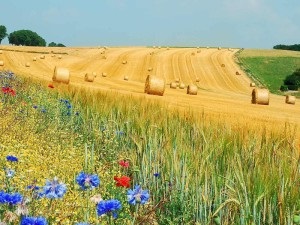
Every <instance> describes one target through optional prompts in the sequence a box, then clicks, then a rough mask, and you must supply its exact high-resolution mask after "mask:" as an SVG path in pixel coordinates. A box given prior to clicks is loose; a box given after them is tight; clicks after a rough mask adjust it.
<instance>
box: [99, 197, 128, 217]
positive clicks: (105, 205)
mask: <svg viewBox="0 0 300 225" xmlns="http://www.w3.org/2000/svg"><path fill="white" fill-rule="evenodd" d="M121 208H122V206H121V202H120V201H119V200H115V199H111V200H106V201H104V200H103V201H100V202H99V203H98V205H97V214H98V216H102V215H104V214H109V213H112V215H113V217H114V218H117V213H116V212H114V211H116V210H119V209H121Z"/></svg>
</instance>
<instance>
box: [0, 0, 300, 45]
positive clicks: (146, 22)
mask: <svg viewBox="0 0 300 225" xmlns="http://www.w3.org/2000/svg"><path fill="white" fill-rule="evenodd" d="M0 5H1V10H0V12H1V13H0V25H5V26H6V28H7V30H8V33H10V32H13V31H15V30H20V29H29V30H32V31H35V32H37V33H38V34H39V35H40V36H42V37H43V38H44V39H45V40H46V42H47V43H49V42H51V41H54V42H56V43H63V44H65V45H67V46H99V45H102V46H103V45H107V46H145V45H150V46H152V45H161V46H223V47H244V48H272V47H273V46H274V45H276V44H300V0H208V1H204V0H85V1H84V0H24V1H23V0H19V1H8V0H0ZM7 43H8V40H7V39H5V40H3V42H2V44H7Z"/></svg>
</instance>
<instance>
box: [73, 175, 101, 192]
mask: <svg viewBox="0 0 300 225" xmlns="http://www.w3.org/2000/svg"><path fill="white" fill-rule="evenodd" d="M76 182H77V184H78V185H79V186H80V187H81V189H83V190H86V189H87V188H90V189H93V188H95V187H98V186H99V185H100V179H99V177H98V175H96V174H86V173H84V172H83V171H81V172H80V173H79V174H78V176H77V177H76Z"/></svg>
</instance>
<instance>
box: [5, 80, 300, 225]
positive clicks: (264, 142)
mask: <svg viewBox="0 0 300 225" xmlns="http://www.w3.org/2000/svg"><path fill="white" fill-rule="evenodd" d="M8 82H10V81H8V80H4V82H3V83H2V84H7V83H8ZM10 85H11V86H12V87H13V88H15V89H16V91H17V95H16V96H15V97H12V96H8V97H7V96H3V94H2V93H0V94H1V98H2V100H3V105H2V108H1V109H0V115H1V119H2V121H1V123H0V132H1V133H2V134H3V135H1V136H0V144H1V145H0V146H1V148H2V149H1V150H2V151H1V160H2V162H3V161H4V160H3V159H2V158H4V157H5V156H6V155H7V154H8V153H10V154H12V153H14V154H17V155H18V156H20V164H18V168H16V170H17V169H18V170H17V171H18V173H20V175H18V176H19V178H20V181H19V182H20V183H17V177H16V178H14V179H15V180H14V181H15V183H16V184H15V186H14V188H18V190H19V191H20V192H23V189H22V187H23V186H22V185H26V184H27V179H29V181H32V180H33V179H34V178H35V179H36V180H37V183H38V185H41V184H42V182H43V181H44V180H45V179H47V178H49V177H50V176H52V177H53V176H58V177H59V178H60V179H62V180H64V181H65V182H66V183H67V185H68V188H69V189H68V190H69V192H68V194H67V195H66V197H65V198H64V199H63V201H57V202H55V205H54V206H55V207H54V208H53V207H52V208H51V207H49V202H47V201H42V202H40V203H39V202H38V203H35V207H33V208H31V213H33V212H32V211H34V210H33V209H35V211H34V212H36V211H38V212H39V213H40V215H42V216H45V217H47V218H51V219H52V223H51V224H66V225H67V224H74V222H75V221H83V219H84V218H87V216H86V213H85V212H86V208H84V206H85V205H87V204H86V201H85V199H86V195H85V194H80V192H78V190H77V189H76V183H75V181H74V177H75V176H76V174H77V173H78V172H79V171H80V170H82V169H83V168H84V167H86V164H87V163H85V161H88V162H90V163H88V169H89V171H92V172H93V173H97V174H99V176H100V179H101V185H100V188H96V189H95V190H93V194H101V195H102V197H103V198H104V199H110V198H117V199H119V200H120V201H121V202H122V205H123V208H122V211H121V212H120V213H119V218H118V219H117V220H115V221H114V224H131V223H130V221H133V219H134V220H135V221H136V223H135V224H155V223H158V224H187V225H189V224H191V225H192V224H218V222H217V221H218V220H220V221H221V224H240V225H248V224H258V225H260V224H261V225H262V224H293V222H292V218H293V215H295V214H298V213H299V210H300V200H299V195H300V190H299V178H300V177H299V158H298V154H297V152H298V149H297V146H296V143H295V140H296V136H295V135H296V132H297V130H296V128H295V127H293V126H291V125H289V124H285V125H283V126H281V125H279V124H278V126H277V129H278V130H268V129H267V127H264V126H263V125H262V124H260V125H258V126H257V127H251V126H249V124H236V125H234V124H230V123H226V121H224V120H223V119H222V118H220V120H211V119H209V118H208V116H207V115H206V114H204V113H202V114H195V113H193V112H184V113H181V112H178V111H176V110H174V111H173V110H172V111H168V109H167V108H166V107H165V106H164V105H161V104H157V103H156V102H154V101H149V100H146V98H134V97H130V96H124V95H120V94H117V93H113V92H96V91H89V90H85V89H78V88H74V87H71V86H68V90H66V87H65V86H64V85H58V86H57V85H56V88H55V89H46V88H45V87H46V85H41V84H35V83H33V82H32V81H31V80H25V81H24V80H22V79H21V81H19V82H17V83H14V82H13V83H10ZM56 90H59V91H56ZM60 90H63V91H64V92H62V91H60ZM61 98H63V99H68V100H69V101H70V103H71V105H72V107H71V114H70V115H69V114H68V112H69V110H68V108H66V107H65V104H64V103H62V102H61V101H60V99H61ZM33 105H38V108H37V109H34V108H32V106H33ZM43 108H45V109H46V112H42V111H41V109H43ZM75 112H79V116H77V115H75V114H74V113H75ZM24 124H26V125H25V126H24ZM116 132H117V133H116ZM120 132H122V134H121V135H119V133H120ZM21 159H22V160H21ZM85 159H87V160H85ZM119 159H127V160H129V161H130V169H129V170H128V171H124V170H122V169H120V168H119V167H118V164H117V163H116V162H117V161H118V160H119ZM28 169H32V170H33V171H32V172H31V173H29V174H28V173H26V171H27V170H28ZM154 173H159V174H160V176H159V177H155V176H154ZM115 175H128V176H130V177H131V178H132V183H131V184H132V185H134V184H141V185H142V187H143V189H149V190H150V195H151V199H150V201H149V202H148V204H146V205H141V206H140V207H139V209H138V214H135V213H134V211H135V210H136V209H135V208H134V207H130V206H128V203H127V202H126V190H125V189H120V188H118V187H116V186H115V185H114V181H113V177H114V176H115ZM2 177H3V173H2ZM2 186H3V185H2ZM3 187H4V186H3ZM0 207H1V209H2V211H1V210H0V215H3V212H5V210H6V208H5V207H3V206H2V205H1V204H0ZM90 207H92V206H90ZM37 209H38V210H37ZM3 210H4V211H3ZM1 213H2V214H1ZM70 213H71V214H70ZM70 215H72V216H70ZM93 215H94V210H93V208H91V211H90V214H89V217H88V218H89V220H88V221H90V222H91V223H92V224H113V223H111V222H109V219H108V217H107V216H106V217H101V218H97V217H95V216H93ZM2 218H3V217H1V218H0V219H2ZM67 221H69V222H67ZM213 221H215V222H213Z"/></svg>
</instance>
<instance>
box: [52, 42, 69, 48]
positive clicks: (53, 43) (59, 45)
mask: <svg viewBox="0 0 300 225" xmlns="http://www.w3.org/2000/svg"><path fill="white" fill-rule="evenodd" d="M48 47H66V46H65V45H64V44H61V43H58V44H56V43H55V42H53V41H52V42H50V43H49V44H48Z"/></svg>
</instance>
